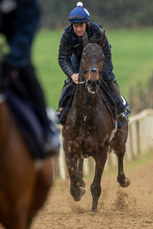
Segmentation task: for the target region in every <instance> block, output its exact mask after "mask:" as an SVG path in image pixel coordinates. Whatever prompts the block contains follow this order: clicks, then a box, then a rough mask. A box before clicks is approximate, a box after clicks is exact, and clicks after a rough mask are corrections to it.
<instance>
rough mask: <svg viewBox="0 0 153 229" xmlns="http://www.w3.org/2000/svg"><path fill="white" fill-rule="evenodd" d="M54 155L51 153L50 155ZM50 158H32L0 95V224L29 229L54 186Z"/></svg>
mask: <svg viewBox="0 0 153 229" xmlns="http://www.w3.org/2000/svg"><path fill="white" fill-rule="evenodd" d="M53 154H54V152H53ZM52 168H53V167H52V158H51V157H48V158H45V159H43V160H40V159H36V158H33V157H32V156H31V152H30V150H29V147H28V145H27V144H26V142H25V139H24V138H23V135H22V134H21V132H20V130H19V128H18V125H17V122H16V120H15V119H14V116H13V114H12V112H11V110H10V109H9V106H8V104H7V103H6V99H5V96H4V94H2V93H1V94H0V222H1V223H2V225H3V226H4V227H5V228H7V229H27V228H30V225H31V223H32V219H33V217H34V216H35V215H36V213H37V211H38V210H39V209H40V208H41V207H42V206H43V204H44V203H45V201H46V199H47V196H48V193H49V190H50V188H51V186H52V184H53V170H52Z"/></svg>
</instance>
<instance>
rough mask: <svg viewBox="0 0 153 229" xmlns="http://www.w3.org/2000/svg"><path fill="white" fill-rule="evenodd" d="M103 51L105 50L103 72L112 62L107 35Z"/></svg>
mask: <svg viewBox="0 0 153 229" xmlns="http://www.w3.org/2000/svg"><path fill="white" fill-rule="evenodd" d="M102 49H103V52H104V56H105V59H104V65H103V70H105V68H106V67H107V65H108V64H109V62H110V61H111V57H112V54H111V46H110V44H109V42H108V39H107V37H106V35H105V43H104V46H103V47H102Z"/></svg>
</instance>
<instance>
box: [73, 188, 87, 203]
mask: <svg viewBox="0 0 153 229" xmlns="http://www.w3.org/2000/svg"><path fill="white" fill-rule="evenodd" d="M79 192H80V193H79V195H76V196H73V199H74V200H75V201H80V200H81V197H82V196H84V194H85V193H86V190H85V189H84V188H82V187H79Z"/></svg>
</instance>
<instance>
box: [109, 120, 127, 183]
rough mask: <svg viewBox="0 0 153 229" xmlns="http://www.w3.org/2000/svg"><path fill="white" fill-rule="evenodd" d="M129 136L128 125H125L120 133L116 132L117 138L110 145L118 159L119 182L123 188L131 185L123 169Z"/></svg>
mask: <svg viewBox="0 0 153 229" xmlns="http://www.w3.org/2000/svg"><path fill="white" fill-rule="evenodd" d="M127 136H128V125H127V124H125V125H123V126H122V129H120V131H117V132H116V134H115V137H114V138H113V140H112V142H111V143H110V147H111V148H112V149H113V150H114V152H115V154H116V155H117V158H118V176H117V181H118V182H119V184H120V186H122V187H127V186H128V185H129V184H130V180H129V178H128V177H126V176H125V174H124V169H123V159H124V154H125V149H126V140H127Z"/></svg>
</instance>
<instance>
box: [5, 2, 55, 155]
mask: <svg viewBox="0 0 153 229" xmlns="http://www.w3.org/2000/svg"><path fill="white" fill-rule="evenodd" d="M40 15H41V13H40V5H39V1H38V0H9V1H8V0H0V33H1V34H3V35H4V36H5V38H6V40H7V43H8V46H9V52H8V53H7V55H6V56H5V58H4V61H3V63H2V64H1V65H2V66H1V67H2V76H1V77H2V78H1V81H2V82H1V83H3V86H2V88H1V89H2V90H6V89H8V88H9V90H13V92H15V93H16V94H18V95H19V94H20V96H21V97H22V98H24V99H28V100H29V101H30V102H31V104H32V106H33V108H34V110H35V112H36V114H37V117H38V119H39V121H40V123H41V124H42V127H43V129H44V135H45V139H46V143H45V145H44V146H43V148H44V157H45V156H50V155H51V154H52V152H53V151H56V150H58V149H59V134H58V130H57V127H56V126H55V124H54V122H53V121H51V120H49V118H48V117H47V112H46V103H45V98H44V94H43V91H42V89H41V86H40V84H39V82H38V79H37V76H36V73H35V70H34V67H33V65H32V62H31V47H32V41H33V39H34V35H35V33H36V30H37V27H38V25H39V22H40ZM16 79H18V81H20V83H21V85H20V86H21V87H19V88H17V87H16V83H15V82H16V81H17V80H16ZM22 89H24V91H23V90H22ZM18 90H19V91H18ZM25 97H26V98H25Z"/></svg>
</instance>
